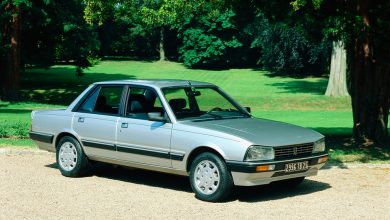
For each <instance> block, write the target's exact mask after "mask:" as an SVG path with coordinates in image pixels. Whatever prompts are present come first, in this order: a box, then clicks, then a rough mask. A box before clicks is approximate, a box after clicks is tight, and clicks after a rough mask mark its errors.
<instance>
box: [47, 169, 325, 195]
mask: <svg viewBox="0 0 390 220" xmlns="http://www.w3.org/2000/svg"><path fill="white" fill-rule="evenodd" d="M45 166H46V167H49V168H55V169H57V168H58V166H57V164H56V163H52V164H48V165H45ZM90 176H97V177H100V178H107V179H111V180H118V181H124V182H129V183H135V184H142V185H146V186H150V187H158V188H165V189H171V190H177V191H182V192H188V193H191V192H192V189H191V186H190V183H189V180H188V177H185V176H177V175H172V174H166V173H159V172H155V171H147V170H141V169H136V168H127V167H121V166H113V165H110V164H105V163H96V164H95V165H94V166H93V170H92V172H91V173H90ZM329 188H331V186H330V185H329V184H328V183H323V182H318V181H314V180H309V179H306V180H304V181H303V182H302V183H301V184H300V185H299V186H297V187H295V188H291V187H289V186H286V185H285V184H281V183H278V182H275V183H271V184H269V185H264V186H252V187H235V189H234V191H233V193H232V195H231V196H230V197H229V199H228V200H227V201H226V202H233V201H236V200H238V201H241V202H263V201H270V200H278V199H285V198H288V197H295V196H300V195H306V194H311V193H315V192H319V191H323V190H326V189H329Z"/></svg>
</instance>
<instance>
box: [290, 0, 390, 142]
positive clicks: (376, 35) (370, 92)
mask: <svg viewBox="0 0 390 220" xmlns="http://www.w3.org/2000/svg"><path fill="white" fill-rule="evenodd" d="M309 3H310V4H309ZM292 5H293V6H294V8H295V9H296V10H298V11H299V10H303V11H305V8H307V7H310V6H314V8H316V9H317V10H318V12H319V13H321V14H322V15H323V16H327V17H332V16H338V17H341V18H343V19H342V21H343V22H342V25H343V26H344V27H345V28H346V31H345V32H343V33H342V34H340V36H339V38H340V39H345V41H344V42H345V44H346V50H347V63H348V74H349V78H350V85H351V88H350V92H351V99H352V112H353V133H354V136H355V139H356V140H358V141H359V142H362V143H363V144H372V143H379V144H383V143H386V142H388V141H389V139H388V116H389V107H390V63H389V60H390V2H389V1H385V0H374V1H372V0H356V1H352V0H348V1H341V0H312V1H306V0H296V1H294V2H292ZM334 28H337V26H335V27H334Z"/></svg>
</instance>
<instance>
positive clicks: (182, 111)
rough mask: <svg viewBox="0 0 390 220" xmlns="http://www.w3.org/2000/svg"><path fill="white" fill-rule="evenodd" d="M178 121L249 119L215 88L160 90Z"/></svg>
mask: <svg viewBox="0 0 390 220" xmlns="http://www.w3.org/2000/svg"><path fill="white" fill-rule="evenodd" d="M162 91H163V93H164V96H165V98H166V99H167V101H168V103H169V105H170V106H171V109H172V111H173V112H174V113H175V116H176V118H177V119H178V120H215V119H227V118H237V117H249V115H248V114H247V113H246V112H244V111H242V110H241V109H240V108H239V107H238V106H237V105H236V104H234V103H233V102H232V101H230V100H229V99H228V98H227V97H225V96H224V95H223V94H222V93H221V92H220V91H219V90H218V89H217V88H212V87H182V88H177V87H175V88H164V89H162Z"/></svg>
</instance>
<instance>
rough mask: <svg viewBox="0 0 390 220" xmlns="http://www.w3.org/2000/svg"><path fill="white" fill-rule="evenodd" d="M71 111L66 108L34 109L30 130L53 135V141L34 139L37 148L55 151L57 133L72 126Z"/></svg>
mask: <svg viewBox="0 0 390 220" xmlns="http://www.w3.org/2000/svg"><path fill="white" fill-rule="evenodd" d="M72 117H73V113H72V112H68V111H66V110H46V111H36V112H35V113H34V115H33V118H32V125H31V131H32V132H37V133H42V134H50V135H53V136H54V138H53V142H52V143H51V144H49V143H43V142H40V141H36V143H37V144H38V146H39V148H41V149H44V150H48V151H55V142H56V138H57V136H58V134H60V133H61V132H64V131H67V130H68V131H69V130H71V128H72Z"/></svg>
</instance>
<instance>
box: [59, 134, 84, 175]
mask: <svg viewBox="0 0 390 220" xmlns="http://www.w3.org/2000/svg"><path fill="white" fill-rule="evenodd" d="M56 158H57V164H58V168H59V170H60V171H61V174H62V175H64V176H67V177H78V176H82V175H84V174H86V172H87V170H88V167H89V166H88V158H87V156H86V155H85V153H84V151H83V149H82V148H81V145H80V143H79V142H78V141H77V140H76V139H75V138H73V137H70V136H65V137H63V138H61V140H60V141H59V142H58V144H57V152H56Z"/></svg>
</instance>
